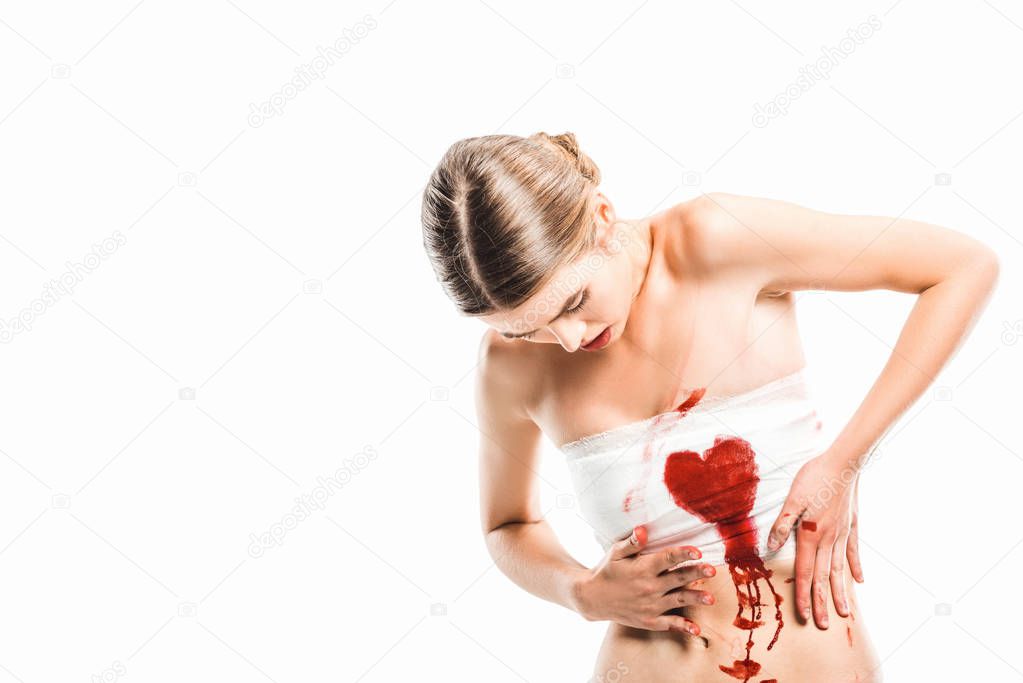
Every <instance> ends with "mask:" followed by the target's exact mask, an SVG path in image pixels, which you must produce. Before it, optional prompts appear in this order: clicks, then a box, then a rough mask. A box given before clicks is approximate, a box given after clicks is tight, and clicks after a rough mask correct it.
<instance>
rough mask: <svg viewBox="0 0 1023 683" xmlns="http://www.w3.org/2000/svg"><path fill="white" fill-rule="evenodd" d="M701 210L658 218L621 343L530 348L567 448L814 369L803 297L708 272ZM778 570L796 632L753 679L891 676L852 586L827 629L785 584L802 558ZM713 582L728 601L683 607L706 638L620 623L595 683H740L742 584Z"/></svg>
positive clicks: (536, 381) (539, 404)
mask: <svg viewBox="0 0 1023 683" xmlns="http://www.w3.org/2000/svg"><path fill="white" fill-rule="evenodd" d="M689 215H690V214H689V213H688V212H687V210H686V205H685V204H683V205H680V206H678V207H675V208H673V209H671V210H668V211H666V212H664V213H662V214H659V215H658V216H657V220H656V222H655V224H654V229H655V230H657V231H658V232H657V234H656V236H655V242H654V243H655V251H654V256H653V258H655V259H656V261H655V262H654V263H653V264H652V266H651V269H650V271H649V273H648V276H647V284H646V285H645V286H644V291H643V292H642V294H641V295H640V297H638V298H637V299H636V301H635V302H634V304H633V308H632V311H631V312H630V314H629V319H628V324H627V327H626V329H625V332H624V334H623V336H622V338H621V339H619V340H618V341H617V343H615V344H612V345H611V346H609V347H607V348H606V349H604V350H602V351H600V352H597V353H585V352H582V351H580V352H578V353H574V354H568V353H566V352H565V351H564V349H562V348H561V347H560V346H559V345H556V344H530V343H523V344H521V356H519V359H520V360H521V363H516V365H517V366H518V370H520V371H521V374H517V377H518V378H519V379H520V380H521V381H524V382H526V383H527V384H529V385H530V388H531V389H532V391H531V392H528V393H529V394H530V395H531V396H532V397H533V399H532V403H531V405H529V406H527V411H528V412H529V414H530V415H531V416H532V417H533V420H534V421H535V422H536V423H537V425H538V426H539V427H540V428H541V430H542V431H543V432H544V434H545V435H546V436H547V437H548V438H549V439H550V440H551V441H553V442H554V443H555V444H557V445H562V444H565V443H568V442H570V441H574V440H576V439H579V438H581V437H583V436H587V435H590V434H595V433H599V432H603V431H606V430H609V429H613V428H615V427H618V426H620V425H623V424H628V423H632V422H637V421H640V420H644V419H646V418H648V417H651V416H653V415H656V414H659V413H662V412H665V411H668V410H671V409H672V408H673V407H674V406H676V405H678V404H679V403H681V402H682V401H683V400H684V399H685V398H686V397H687V396H688V395H689V393H690V392H691V391H692V390H693V389H696V388H705V390H706V392H705V394H704V397H705V398H709V397H713V396H718V395H733V394H738V393H742V392H744V391H747V390H749V389H752V388H754V387H758V386H761V385H763V384H766V383H767V382H769V381H772V380H774V379H777V378H779V377H783V376H785V375H788V374H790V373H792V372H795V371H796V370H798V369H800V368H802V367H804V365H805V357H804V354H803V349H802V344H801V342H800V338H799V331H798V326H797V321H796V317H795V295H794V294H793V293H792V292H765V291H762V290H761V289H760V287H759V285H758V284H757V282H756V279H755V274H752V273H742V272H726V273H715V272H704V271H703V270H701V268H700V267H699V264H698V262H697V261H689V260H688V258H687V254H688V253H689V250H688V247H689V245H688V244H687V242H686V237H687V230H686V221H687V217H688V216H689ZM766 564H767V567H768V568H769V569H772V570H773V571H774V577H775V578H773V579H772V580H773V581H774V582H775V585H777V586H780V587H781V589H780V590H779V592H780V593H782V594H783V595H784V597H785V601H784V603H783V604H782V609H783V611H784V620H785V624H786V626H785V629H786V632H785V633H784V634H783V635H782V637H781V638H780V639H779V642H778V644H777V645H776V646H775V648H774V649H773V650H772V651H770V652H764V651H763V648H762V647H758V648H757V650H758V651H759V653H760V656H759V658H758V661H759V662H760V663H761V664H762V665H763V666H764V670H763V672H762V673H763V675H761V676H758V677H754V678H752V679H750V680H751V681H769V680H771V679H772V678H775V679H777V680H778V681H779V682H784V683H799V682H801V681H811V680H812V681H820V680H827V681H829V683H830V682H832V681H834V682H839V681H850V682H853V681H858V682H862V683H867V682H868V681H870V682H876V681H880V680H881V673H880V669H879V664H880V662H879V660H878V657H877V655H876V653H875V652H874V649H873V646H872V644H871V642H870V640H869V637H868V635H867V632H866V630H865V629H864V624H863V619H862V617H861V615H860V609H859V605H858V603H857V601H856V595H855V589H854V584H853V582H852V581H851V579H847V581H846V583H847V586H848V587H847V595H848V597H849V600H850V603H851V608H852V610H853V617H852V618H851V619H842V618H841V617H840V616H838V614H837V613H836V612H835V611H834V608H833V607H832V608H831V610H830V613H831V617H832V621H831V627H830V628H829V629H828V630H820V629H818V628H817V626H816V625H814V623H813V622H812V620H811V621H810V622H809V623H807V622H803V621H802V620H801V619H800V618H799V617H798V616H797V615H796V614H795V610H794V603H795V595H794V585H795V584H794V583H789V582H786V581H785V580H786V579H787V578H790V577H792V576H793V562H792V560H791V559H790V560H777V561H774V562H767V563H766ZM722 569H724V567H722ZM704 582H705V583H704V586H703V588H704V589H705V590H709V591H711V592H712V593H714V595H715V596H717V597H718V598H719V600H718V602H717V603H716V604H714V605H710V606H698V607H689V608H685V610H684V611H682V612H681V613H682V614H684V615H685V616H688V617H689V618H691V619H693V620H694V621H695V622H696V623H698V624H700V626H701V628H702V629H703V634H702V638H697V639H690V638H688V637H683V636H681V635H679V634H675V633H669V632H653V631H645V630H641V629H632V628H629V627H625V626H622V625H619V624H614V623H612V624H610V626H609V628H608V631H607V635H606V637H605V639H604V643H603V645H602V647H601V651H600V654H599V656H598V659H597V662H596V665H595V668H594V676H595V678H594V679H591V680H595V681H598V682H603V681H606V680H615V679H614V678H612V676H619V677H620V676H622V675H623V669H622V667H623V666H624V667H626V668H627V669H628V671H629V672H630V673H629V675H628V676H626V677H625V678H626V679H627V680H637V681H639V680H641V681H644V682H648V683H656V682H658V681H672V682H673V683H681V682H683V681H715V680H721V681H727V680H732V679H731V678H730V677H729V676H728V675H726V674H724V673H722V672H721V671H720V670H719V669H718V665H719V664H727V663H730V662H732V661H733V660H734V659H741V658H742V656H739V657H732V654H733V651H734V652H735V653H739V652H744V651H745V650H744V647H745V636H744V634H745V632H744V631H741V630H739V629H737V628H736V627H735V626H734V625H733V623H732V622H733V619H734V618H735V598H734V595H733V594H734V591H735V587H734V586H733V584H732V582H731V579H730V578H729V574H728V571H727V570H726V571H719V572H718V573H717V575H715V576H714V577H711V578H710V579H704ZM758 638H759V639H763V636H762V635H760V636H758ZM782 641H784V642H782ZM616 672H617V673H616Z"/></svg>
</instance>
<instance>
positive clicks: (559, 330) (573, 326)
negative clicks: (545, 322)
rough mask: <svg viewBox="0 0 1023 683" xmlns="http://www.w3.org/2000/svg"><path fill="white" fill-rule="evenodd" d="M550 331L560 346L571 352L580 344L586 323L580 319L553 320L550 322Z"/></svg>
mask: <svg viewBox="0 0 1023 683" xmlns="http://www.w3.org/2000/svg"><path fill="white" fill-rule="evenodd" d="M549 327H550V330H551V333H552V334H553V335H554V337H555V338H556V339H557V340H558V343H559V344H561V347H562V348H563V349H565V350H566V351H568V352H569V353H572V352H574V351H576V350H578V349H579V347H580V346H582V343H583V341H584V339H583V335H585V334H586V323H585V322H583V321H581V320H555V321H554V322H553V323H551V324H550V326H549Z"/></svg>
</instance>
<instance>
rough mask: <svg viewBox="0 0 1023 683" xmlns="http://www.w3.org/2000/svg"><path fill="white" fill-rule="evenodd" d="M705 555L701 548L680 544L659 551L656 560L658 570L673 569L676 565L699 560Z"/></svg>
mask: <svg viewBox="0 0 1023 683" xmlns="http://www.w3.org/2000/svg"><path fill="white" fill-rule="evenodd" d="M701 557H703V553H701V552H700V549H699V548H696V547H694V546H691V545H683V546H678V547H676V548H668V549H667V550H664V551H662V552H660V553H657V555H656V557H655V559H654V562H655V563H656V564H655V566H656V568H657V571H658V572H662V571H671V570H672V569H674V568H675V567H677V566H679V565H680V564H682V563H683V562H688V561H689V560H698V559H700V558H701Z"/></svg>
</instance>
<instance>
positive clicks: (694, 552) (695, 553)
mask: <svg viewBox="0 0 1023 683" xmlns="http://www.w3.org/2000/svg"><path fill="white" fill-rule="evenodd" d="M689 557H691V558H692V559H694V560H698V559H700V558H701V557H703V554H702V553H701V552H700V551H699V550H698V549H696V548H693V549H692V550H690V551H689Z"/></svg>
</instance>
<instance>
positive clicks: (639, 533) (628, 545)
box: [611, 526, 647, 560]
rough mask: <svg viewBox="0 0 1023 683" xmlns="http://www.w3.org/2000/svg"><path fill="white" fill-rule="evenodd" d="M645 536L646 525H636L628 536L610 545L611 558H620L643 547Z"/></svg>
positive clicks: (629, 555)
mask: <svg viewBox="0 0 1023 683" xmlns="http://www.w3.org/2000/svg"><path fill="white" fill-rule="evenodd" d="M646 538H647V533H646V527H645V526H638V527H636V528H635V529H633V530H632V533H631V534H630V535H629V536H628V538H623V539H622V540H620V541H618V542H617V543H615V544H614V545H613V546H611V559H612V560H621V559H624V558H626V557H631V556H633V555H635V554H636V553H638V552H639V551H640V550H642V549H643V546H645V545H646Z"/></svg>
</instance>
